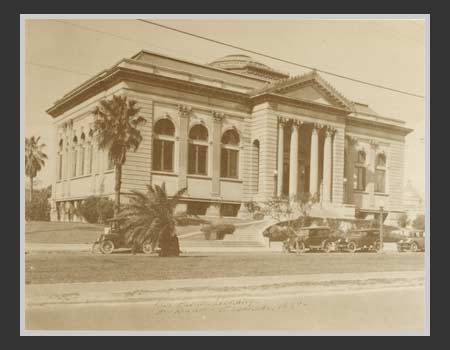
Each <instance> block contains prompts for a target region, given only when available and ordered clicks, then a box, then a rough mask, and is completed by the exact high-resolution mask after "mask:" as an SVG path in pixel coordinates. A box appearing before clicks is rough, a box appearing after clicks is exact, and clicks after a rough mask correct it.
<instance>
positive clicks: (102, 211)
mask: <svg viewBox="0 0 450 350" xmlns="http://www.w3.org/2000/svg"><path fill="white" fill-rule="evenodd" d="M78 210H79V214H80V215H81V216H82V217H83V218H84V219H85V220H86V221H87V222H89V223H91V224H99V223H100V224H101V223H104V222H106V220H108V219H111V218H112V217H113V216H114V201H113V200H111V199H109V198H103V197H97V196H90V197H88V198H86V200H85V201H84V202H83V203H82V204H81V205H80V206H79V208H78Z"/></svg>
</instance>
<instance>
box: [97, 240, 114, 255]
mask: <svg viewBox="0 0 450 350" xmlns="http://www.w3.org/2000/svg"><path fill="white" fill-rule="evenodd" d="M113 250H114V243H113V242H112V241H110V240H106V241H103V242H102V243H101V244H100V251H101V252H102V253H103V254H111V253H112V252H113Z"/></svg>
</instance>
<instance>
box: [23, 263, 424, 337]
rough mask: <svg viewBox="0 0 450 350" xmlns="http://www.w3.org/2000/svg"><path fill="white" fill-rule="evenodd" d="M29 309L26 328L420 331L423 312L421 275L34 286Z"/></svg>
mask: <svg viewBox="0 0 450 350" xmlns="http://www.w3.org/2000/svg"><path fill="white" fill-rule="evenodd" d="M26 303H27V312H26V328H27V329H28V330H32V329H52V330H58V329H59V330H63V329H78V330H100V329H101V330H117V329H122V330H127V329H129V330H132V329H136V330H308V331H313V330H330V331H331V330H347V331H348V330H362V331H363V330H374V328H375V329H377V330H393V331H394V330H397V331H398V330H410V331H417V330H420V329H422V328H423V322H424V312H425V299H424V274H423V272H422V271H403V272H389V273H386V272H372V273H340V274H306V275H290V276H286V275H279V276H259V277H232V278H210V279H182V280H160V281H135V282H133V281H122V282H101V283H100V282H91V283H59V284H37V285H28V286H27V292H26ZM336 315H339V317H336ZM212 321H213V322H212Z"/></svg>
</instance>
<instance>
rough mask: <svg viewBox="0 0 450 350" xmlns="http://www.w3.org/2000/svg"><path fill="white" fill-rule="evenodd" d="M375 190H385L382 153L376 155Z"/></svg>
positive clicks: (384, 164) (383, 156) (384, 163)
mask: <svg viewBox="0 0 450 350" xmlns="http://www.w3.org/2000/svg"><path fill="white" fill-rule="evenodd" d="M375 165H376V167H375V192H381V193H384V192H386V156H385V155H384V153H380V154H378V155H377V158H376V163H375Z"/></svg>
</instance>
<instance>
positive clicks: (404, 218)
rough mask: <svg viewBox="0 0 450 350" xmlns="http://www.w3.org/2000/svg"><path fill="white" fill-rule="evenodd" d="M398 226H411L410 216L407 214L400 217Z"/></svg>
mask: <svg viewBox="0 0 450 350" xmlns="http://www.w3.org/2000/svg"><path fill="white" fill-rule="evenodd" d="M397 224H398V226H399V227H403V228H404V227H406V226H408V224H409V220H408V215H406V213H402V214H400V215H399V217H398V219H397Z"/></svg>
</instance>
